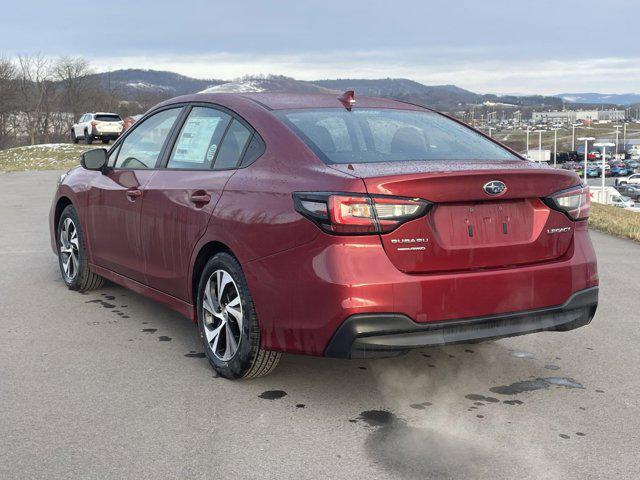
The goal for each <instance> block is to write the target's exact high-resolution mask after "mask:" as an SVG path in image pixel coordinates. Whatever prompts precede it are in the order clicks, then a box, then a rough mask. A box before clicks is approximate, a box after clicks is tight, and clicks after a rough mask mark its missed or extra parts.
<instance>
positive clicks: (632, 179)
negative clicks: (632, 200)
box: [615, 173, 640, 186]
mask: <svg viewBox="0 0 640 480" xmlns="http://www.w3.org/2000/svg"><path fill="white" fill-rule="evenodd" d="M626 184H630V185H634V184H636V185H637V184H640V173H634V174H633V175H629V176H628V177H618V178H616V180H615V185H616V186H618V185H626Z"/></svg>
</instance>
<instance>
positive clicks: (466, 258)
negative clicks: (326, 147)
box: [332, 161, 579, 273]
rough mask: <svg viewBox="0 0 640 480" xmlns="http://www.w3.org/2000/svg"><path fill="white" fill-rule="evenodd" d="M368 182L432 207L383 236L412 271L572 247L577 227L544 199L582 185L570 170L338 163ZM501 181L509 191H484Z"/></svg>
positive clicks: (516, 259)
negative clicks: (420, 216)
mask: <svg viewBox="0 0 640 480" xmlns="http://www.w3.org/2000/svg"><path fill="white" fill-rule="evenodd" d="M332 167H333V168H337V169H339V170H342V171H344V172H347V173H351V174H352V175H356V176H359V177H361V178H362V179H363V181H364V183H365V185H366V188H367V191H368V192H369V193H370V194H372V195H395V196H401V197H413V198H415V197H417V198H422V199H425V200H428V201H430V202H433V204H434V205H433V207H432V208H431V209H430V211H429V212H428V213H427V215H426V216H424V217H422V218H418V219H415V220H411V221H409V222H407V223H405V224H403V225H401V226H400V227H399V228H397V229H396V230H394V231H393V232H391V233H388V234H383V235H381V239H382V243H383V245H384V247H385V251H386V252H387V255H388V256H389V258H390V260H391V261H392V262H393V263H394V264H395V265H396V267H397V268H399V269H400V270H402V271H405V272H407V273H426V272H446V271H456V270H473V269H483V268H496V267H509V266H515V265H525V264H531V263H537V262H545V261H552V260H554V259H557V258H559V257H561V256H562V255H564V254H565V253H566V252H567V250H568V249H569V248H570V246H571V243H572V242H571V240H572V237H573V222H572V221H571V220H570V219H569V218H568V217H567V216H566V215H564V214H563V213H561V212H558V211H555V210H552V209H550V208H549V207H548V206H547V205H546V204H545V203H544V202H543V201H542V200H541V198H543V197H547V196H549V195H551V194H552V193H555V192H558V191H560V190H563V189H566V188H570V187H572V186H575V185H576V184H578V183H579V179H578V178H577V176H576V175H575V174H573V173H571V172H567V171H561V170H555V169H551V168H548V167H544V166H540V165H538V164H535V163H532V162H527V161H501V162H486V161H483V162H460V163H451V162H442V163H439V162H399V163H378V164H372V163H369V164H351V165H333V166H332ZM493 181H499V182H502V183H504V185H505V186H506V190H505V191H503V192H501V193H499V194H497V195H490V194H488V193H487V192H486V191H485V189H484V188H483V187H484V186H485V185H486V184H488V183H490V182H493Z"/></svg>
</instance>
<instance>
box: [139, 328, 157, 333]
mask: <svg viewBox="0 0 640 480" xmlns="http://www.w3.org/2000/svg"><path fill="white" fill-rule="evenodd" d="M142 331H143V332H144V333H154V332H157V331H158V329H157V328H143V329H142Z"/></svg>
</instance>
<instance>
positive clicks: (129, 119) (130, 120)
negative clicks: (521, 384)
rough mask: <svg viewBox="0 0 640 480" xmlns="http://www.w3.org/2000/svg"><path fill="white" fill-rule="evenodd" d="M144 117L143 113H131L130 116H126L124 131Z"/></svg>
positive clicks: (123, 125)
mask: <svg viewBox="0 0 640 480" xmlns="http://www.w3.org/2000/svg"><path fill="white" fill-rule="evenodd" d="M141 118H142V115H131V116H129V117H125V119H124V120H123V121H122V131H123V132H124V131H125V130H128V129H129V128H131V126H132V125H133V124H134V123H136V122H137V121H138V120H140V119H141Z"/></svg>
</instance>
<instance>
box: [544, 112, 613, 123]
mask: <svg viewBox="0 0 640 480" xmlns="http://www.w3.org/2000/svg"><path fill="white" fill-rule="evenodd" d="M624 118H625V111H624V110H562V111H551V112H533V114H532V119H533V121H534V122H536V123H576V122H579V121H592V122H598V121H605V122H618V121H622V120H624Z"/></svg>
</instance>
